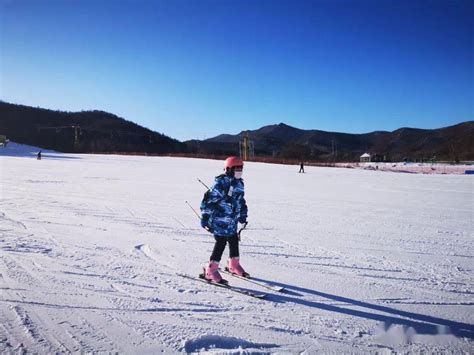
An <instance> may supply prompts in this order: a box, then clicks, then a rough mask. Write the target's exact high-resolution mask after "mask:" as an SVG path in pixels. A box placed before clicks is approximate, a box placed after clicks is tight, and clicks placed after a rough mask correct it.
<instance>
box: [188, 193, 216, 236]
mask: <svg viewBox="0 0 474 355" xmlns="http://www.w3.org/2000/svg"><path fill="white" fill-rule="evenodd" d="M184 202H185V203H186V204H187V205H188V206H189V208H191V209H192V210H193V212H194V214H195V215H196V216H197V218H199V219H202V218H201V216H200V215H199V213H197V212H196V210H195V209H194V208H193V206H191V205H190V204H189V202H188V201H184ZM204 229H205V230H207V231H208V232H209V233H211V230H210V229H209V227H206V228H204Z"/></svg>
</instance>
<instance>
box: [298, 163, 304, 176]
mask: <svg viewBox="0 0 474 355" xmlns="http://www.w3.org/2000/svg"><path fill="white" fill-rule="evenodd" d="M298 173H304V164H303V162H301V163H300V171H298Z"/></svg>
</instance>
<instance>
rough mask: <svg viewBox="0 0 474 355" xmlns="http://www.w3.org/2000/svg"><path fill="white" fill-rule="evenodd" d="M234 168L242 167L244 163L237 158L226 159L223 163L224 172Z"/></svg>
mask: <svg viewBox="0 0 474 355" xmlns="http://www.w3.org/2000/svg"><path fill="white" fill-rule="evenodd" d="M236 166H244V162H243V161H242V159H240V158H239V157H228V158H227V159H226V160H225V162H224V170H226V169H227V168H229V169H232V168H233V167H236Z"/></svg>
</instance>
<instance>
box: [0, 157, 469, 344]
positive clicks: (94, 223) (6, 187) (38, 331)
mask: <svg viewBox="0 0 474 355" xmlns="http://www.w3.org/2000/svg"><path fill="white" fill-rule="evenodd" d="M24 156H25V155H23V157H15V156H3V157H0V194H1V209H0V273H1V274H0V352H1V351H7V352H8V351H12V350H27V351H31V352H36V353H51V352H56V351H57V352H63V351H64V352H69V351H70V352H77V351H84V352H92V351H98V352H100V351H107V352H112V351H114V352H115V351H118V352H123V353H157V352H159V351H164V352H166V353H170V352H179V351H186V352H195V351H200V350H208V351H211V352H212V351H216V352H218V351H220V352H222V351H227V352H230V353H238V352H239V351H242V352H243V351H248V352H251V351H266V352H281V353H297V352H304V351H305V352H306V353H315V352H324V353H328V352H337V353H340V352H346V353H347V352H358V353H367V352H384V351H387V352H390V351H391V350H395V351H410V350H411V351H416V352H418V351H422V350H426V351H429V352H431V351H453V352H460V351H466V352H469V351H472V349H473V342H472V340H473V336H474V326H473V320H474V316H473V305H474V301H473V298H472V296H473V292H474V288H473V272H472V269H473V260H474V247H473V238H472V237H473V235H472V230H473V224H472V216H473V189H472V188H473V180H472V176H468V175H464V176H463V175H459V176H456V175H436V176H430V175H411V174H392V173H386V172H380V171H364V170H354V169H331V168H312V167H307V169H306V170H307V173H306V174H298V173H297V171H298V167H292V166H280V165H267V164H258V163H248V164H246V168H245V172H244V178H245V183H246V198H247V203H248V206H249V222H250V223H249V226H248V229H247V230H246V231H244V232H243V233H242V242H241V260H242V264H243V265H244V267H245V268H246V269H247V271H248V272H249V273H250V274H251V275H253V276H254V277H256V278H257V279H260V280H266V281H268V282H272V283H274V284H275V285H279V286H284V287H285V288H286V289H287V292H286V293H274V292H271V291H268V290H265V289H262V288H259V286H256V285H252V284H249V283H245V282H244V281H240V280H234V279H230V281H231V283H233V284H235V285H239V286H242V287H245V288H247V289H253V290H258V291H260V292H265V291H268V292H269V295H268V299H267V300H257V299H253V298H250V297H248V296H245V295H239V294H234V293H232V292H229V291H228V290H223V289H219V288H217V287H214V286H211V285H205V284H201V283H198V282H195V281H193V280H188V279H184V278H181V277H179V276H177V275H176V273H177V272H185V273H189V274H197V273H199V272H200V271H201V267H202V265H203V264H204V262H205V261H206V260H207V259H208V257H209V255H210V252H211V249H212V246H213V238H212V236H210V235H209V234H208V233H206V232H205V231H204V230H203V229H201V228H200V227H199V223H198V222H199V221H198V219H197V218H196V216H195V215H194V213H193V212H192V211H191V209H190V208H189V207H188V206H187V205H186V204H185V201H186V200H187V201H189V202H190V203H191V204H192V205H193V206H194V207H195V208H196V209H197V208H198V207H199V203H200V200H201V198H202V195H203V193H204V189H203V187H202V186H201V185H200V184H199V183H198V182H197V181H196V178H197V177H199V178H201V179H202V180H203V181H205V182H207V183H209V184H211V183H212V179H213V177H214V176H215V175H217V174H219V173H220V172H221V166H222V163H221V162H219V161H211V160H198V159H180V158H146V157H130V156H128V157H121V156H93V155H63V154H55V155H54V159H52V158H51V159H50V158H48V157H44V159H43V160H41V161H37V160H36V159H35V157H34V155H33V156H32V158H24Z"/></svg>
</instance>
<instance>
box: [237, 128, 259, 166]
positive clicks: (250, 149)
mask: <svg viewBox="0 0 474 355" xmlns="http://www.w3.org/2000/svg"><path fill="white" fill-rule="evenodd" d="M239 151H240V157H241V158H242V160H244V161H245V160H250V159H253V157H254V156H255V152H254V145H253V141H252V140H250V138H249V133H248V132H246V133H245V134H244V139H243V140H242V141H241V142H239Z"/></svg>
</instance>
